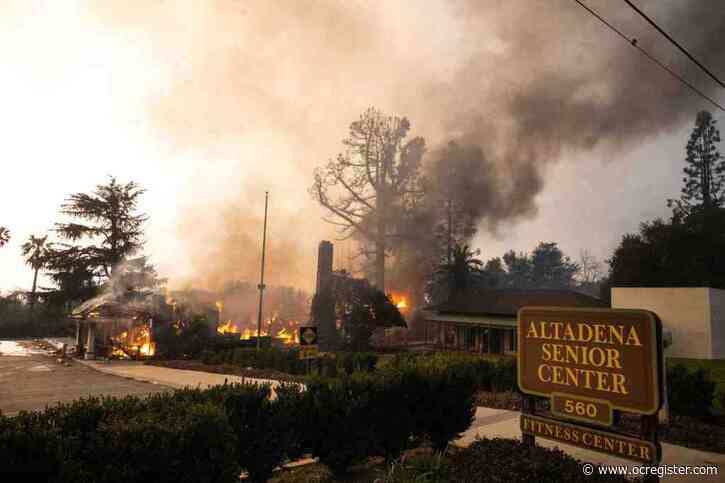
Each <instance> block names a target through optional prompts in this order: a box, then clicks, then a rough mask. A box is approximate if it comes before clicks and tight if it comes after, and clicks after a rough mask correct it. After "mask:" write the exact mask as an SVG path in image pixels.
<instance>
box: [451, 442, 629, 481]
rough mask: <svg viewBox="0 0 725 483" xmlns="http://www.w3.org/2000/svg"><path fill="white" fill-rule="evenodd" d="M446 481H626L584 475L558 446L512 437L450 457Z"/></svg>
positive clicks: (476, 444)
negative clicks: (537, 444)
mask: <svg viewBox="0 0 725 483" xmlns="http://www.w3.org/2000/svg"><path fill="white" fill-rule="evenodd" d="M450 468H451V473H450V475H449V479H450V481H456V482H460V483H473V482H476V483H478V482H494V481H531V482H591V481H595V482H596V481H621V482H628V481H629V480H627V479H626V478H624V477H623V476H600V475H599V474H598V472H597V471H594V474H593V475H592V476H584V474H583V472H582V469H581V466H580V463H579V462H578V461H577V460H576V459H574V458H572V457H571V456H569V455H567V454H566V453H564V452H563V451H561V450H560V449H558V448H557V449H549V448H543V447H541V446H533V447H531V446H527V445H525V444H523V443H521V442H520V441H518V440H513V439H500V438H495V439H482V440H477V441H476V442H474V443H473V444H472V445H471V446H469V447H468V448H466V449H463V450H461V451H459V452H456V453H454V454H453V455H451V456H450Z"/></svg>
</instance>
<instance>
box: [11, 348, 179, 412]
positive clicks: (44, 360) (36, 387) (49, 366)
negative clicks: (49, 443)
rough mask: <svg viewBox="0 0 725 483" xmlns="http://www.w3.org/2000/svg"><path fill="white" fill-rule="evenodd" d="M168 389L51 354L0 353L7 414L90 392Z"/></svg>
mask: <svg viewBox="0 0 725 483" xmlns="http://www.w3.org/2000/svg"><path fill="white" fill-rule="evenodd" d="M167 389H169V388H167V387H165V386H160V385H156V384H150V383H145V382H140V381H133V380H130V379H125V378H123V377H118V376H113V375H109V374H103V373H100V372H98V371H94V370H93V369H89V368H88V367H85V366H83V365H81V364H79V363H76V362H70V363H69V365H68V366H65V365H63V364H59V363H58V362H57V361H56V359H55V358H54V357H51V356H46V355H39V354H32V355H29V356H24V357H23V356H6V355H0V411H2V413H3V414H4V415H7V416H12V415H14V414H16V413H17V412H19V411H21V410H34V409H43V408H44V407H45V406H47V405H52V404H54V403H56V402H59V401H62V402H68V401H72V400H74V399H78V398H80V397H85V396H89V395H94V396H99V395H109V396H125V395H127V394H149V393H153V392H159V391H164V390H167Z"/></svg>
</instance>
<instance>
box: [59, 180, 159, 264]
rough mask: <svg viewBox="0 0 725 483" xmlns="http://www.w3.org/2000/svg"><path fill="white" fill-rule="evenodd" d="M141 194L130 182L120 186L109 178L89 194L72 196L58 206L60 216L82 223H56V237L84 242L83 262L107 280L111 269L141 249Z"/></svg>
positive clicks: (143, 219)
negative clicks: (137, 210) (138, 207)
mask: <svg viewBox="0 0 725 483" xmlns="http://www.w3.org/2000/svg"><path fill="white" fill-rule="evenodd" d="M143 193H144V190H143V189H141V188H140V187H139V186H138V185H137V184H136V183H134V182H133V181H131V182H129V183H126V184H119V183H117V182H116V178H113V177H111V178H110V180H109V183H108V184H105V185H98V186H97V187H96V190H95V191H94V192H93V193H91V194H87V193H75V194H73V195H71V196H70V197H69V198H68V199H67V200H66V202H65V203H64V204H63V205H61V210H60V211H61V213H62V214H64V215H67V216H71V217H73V218H77V219H80V220H84V221H85V223H56V231H57V232H58V234H59V236H60V237H61V238H63V239H65V240H69V241H72V242H75V241H79V240H81V239H87V240H88V241H90V242H91V244H90V245H87V246H85V247H82V249H81V251H82V252H83V253H82V254H83V257H82V258H83V260H84V263H87V264H88V265H89V266H90V267H92V268H93V269H94V271H97V273H98V275H99V276H105V277H110V276H111V272H112V270H113V268H114V267H116V266H117V265H118V264H119V263H121V262H123V261H124V260H125V259H126V258H127V257H129V256H131V255H134V254H135V253H136V252H138V251H139V250H140V249H141V247H142V246H143V240H142V236H143V230H142V226H143V223H144V222H145V221H146V220H147V217H146V215H144V214H138V213H136V209H137V206H138V200H139V197H140V196H141V195H142V194H143Z"/></svg>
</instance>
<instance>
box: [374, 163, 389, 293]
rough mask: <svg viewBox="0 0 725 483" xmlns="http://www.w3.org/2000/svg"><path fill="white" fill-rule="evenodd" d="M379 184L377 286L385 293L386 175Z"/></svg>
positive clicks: (376, 258) (376, 240) (376, 239)
mask: <svg viewBox="0 0 725 483" xmlns="http://www.w3.org/2000/svg"><path fill="white" fill-rule="evenodd" d="M380 179H381V181H380V182H379V184H378V186H379V187H378V194H377V201H376V203H375V208H376V211H377V216H378V219H377V225H378V226H377V230H376V233H375V286H376V287H377V288H378V289H379V290H381V291H382V292H383V293H384V292H385V231H386V228H387V227H386V219H385V214H386V207H387V202H388V201H387V196H386V193H385V191H386V186H385V174H384V173H383V175H382V176H381V177H380Z"/></svg>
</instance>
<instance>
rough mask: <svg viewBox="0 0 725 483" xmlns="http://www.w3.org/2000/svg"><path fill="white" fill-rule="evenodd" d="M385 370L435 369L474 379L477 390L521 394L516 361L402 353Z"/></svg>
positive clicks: (452, 353) (447, 354) (448, 354)
mask: <svg viewBox="0 0 725 483" xmlns="http://www.w3.org/2000/svg"><path fill="white" fill-rule="evenodd" d="M382 368H435V369H439V370H445V371H448V372H451V373H453V374H456V375H458V376H459V377H467V378H472V379H473V380H474V381H475V386H476V389H477V390H482V391H493V392H502V391H518V383H517V378H516V358H514V357H501V358H497V359H491V358H484V357H481V356H479V355H476V354H466V353H459V352H432V353H423V354H414V353H401V354H396V355H395V356H394V357H393V358H392V359H390V360H388V361H386V362H385V363H383V364H382Z"/></svg>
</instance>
